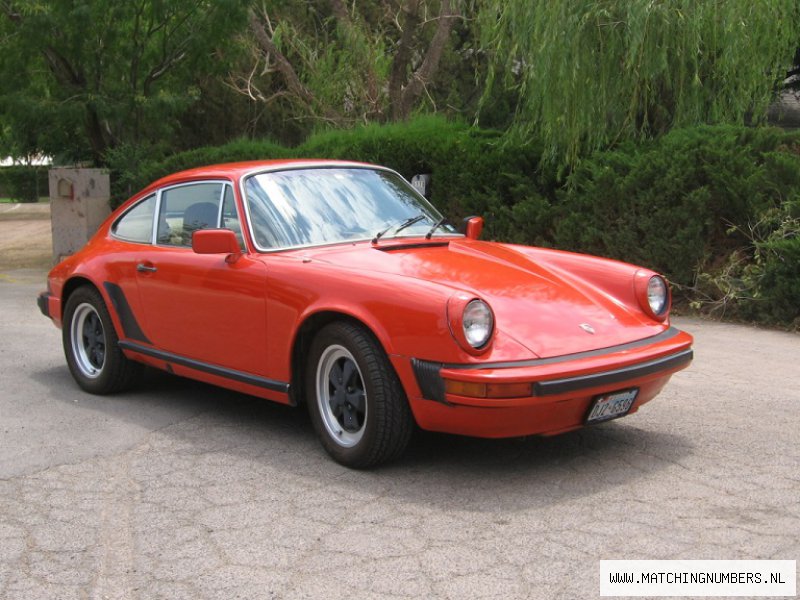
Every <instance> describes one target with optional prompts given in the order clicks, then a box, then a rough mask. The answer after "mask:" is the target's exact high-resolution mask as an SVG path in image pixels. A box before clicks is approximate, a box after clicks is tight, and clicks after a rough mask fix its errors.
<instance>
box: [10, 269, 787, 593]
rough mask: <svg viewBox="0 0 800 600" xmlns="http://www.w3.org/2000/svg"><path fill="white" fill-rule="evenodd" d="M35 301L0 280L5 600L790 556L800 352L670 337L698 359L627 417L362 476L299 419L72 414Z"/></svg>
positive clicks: (347, 589)
mask: <svg viewBox="0 0 800 600" xmlns="http://www.w3.org/2000/svg"><path fill="white" fill-rule="evenodd" d="M43 286H44V273H43V272H41V271H36V270H31V271H25V270H16V271H4V272H2V273H0V374H2V375H0V377H1V379H0V382H1V383H0V598H8V599H14V600H17V599H20V600H22V599H26V598H33V599H37V600H38V599H51V598H58V599H61V600H68V599H71V598H97V599H106V598H108V599H123V598H124V599H139V598H141V599H151V598H169V599H182V598H186V599H191V600H198V599H204V598H220V599H226V600H228V599H234V598H253V599H261V598H326V599H334V598H359V599H363V598H411V597H413V598H453V599H459V600H460V599H463V598H536V599H538V598H542V599H554V598H565V599H566V598H569V599H573V598H594V597H598V596H599V561H600V560H601V559H790V560H796V559H799V558H800V441H799V440H798V436H799V435H800V385H798V375H800V367H798V360H799V359H800V336H798V335H796V334H789V333H783V332H777V331H769V330H763V329H756V328H753V327H747V326H741V325H731V324H721V323H715V322H710V321H703V320H695V319H687V318H678V319H675V324H676V325H677V326H678V327H680V328H682V329H686V330H688V331H690V332H691V333H693V334H694V335H695V338H696V346H695V361H694V363H693V364H692V366H691V367H690V368H689V369H688V370H686V371H683V372H681V373H679V374H677V375H675V376H674V377H673V379H672V381H671V382H670V383H669V384H668V386H667V388H666V389H665V391H664V392H663V393H662V394H661V396H659V397H658V398H657V399H656V400H654V401H653V402H651V403H650V404H648V405H646V406H645V407H643V408H642V409H641V410H640V411H639V412H638V413H637V414H635V415H631V416H629V417H627V418H625V419H622V420H619V421H615V422H611V423H607V424H603V425H599V426H595V427H592V428H589V429H585V430H582V431H580V432H575V433H571V434H567V435H563V436H560V437H555V438H525V439H514V440H501V441H488V440H477V439H469V438H460V437H455V436H445V435H435V434H422V435H419V436H418V437H417V438H416V439H415V440H414V442H413V446H412V447H411V449H410V451H409V452H408V454H407V455H406V456H405V458H404V459H403V460H401V461H399V462H397V463H394V464H392V465H389V466H387V467H384V468H380V469H377V470H373V471H366V472H359V471H351V470H348V469H345V468H343V467H341V466H339V465H337V464H336V463H334V462H332V461H331V460H330V459H329V458H328V457H327V455H325V453H324V452H323V451H322V449H321V447H320V445H319V444H318V443H317V441H316V439H315V438H314V434H313V431H312V429H311V425H310V423H309V421H308V419H307V417H306V415H305V413H304V412H302V411H299V410H295V409H291V408H288V407H283V406H278V405H275V404H271V403H269V402H266V401H262V400H257V399H253V398H250V397H247V396H242V395H239V394H235V393H232V392H228V391H225V390H221V389H218V388H215V387H212V386H206V385H202V384H199V383H194V382H191V381H188V380H185V379H180V378H177V377H173V376H169V375H167V374H161V373H155V372H148V373H147V375H146V376H145V378H144V380H143V381H142V382H141V384H140V385H139V386H138V387H137V389H136V390H134V391H132V392H128V393H124V394H119V395H117V396H113V397H96V396H91V395H88V394H85V393H83V392H82V391H80V390H79V389H78V387H77V386H76V385H75V384H74V383H73V381H72V379H71V377H70V375H69V372H68V370H67V367H66V364H65V362H64V357H63V353H62V349H61V332H60V331H59V330H57V329H56V328H54V327H53V325H52V324H51V323H50V322H49V321H48V320H47V319H45V318H44V317H43V316H42V315H41V314H40V313H39V312H38V309H37V308H36V304H35V297H36V294H37V293H38V292H39V291H40V290H41V289H42V288H43Z"/></svg>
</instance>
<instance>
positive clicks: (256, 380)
mask: <svg viewBox="0 0 800 600" xmlns="http://www.w3.org/2000/svg"><path fill="white" fill-rule="evenodd" d="M119 347H120V348H122V349H123V350H130V351H132V352H138V353H139V354H144V355H146V356H152V357H153V358H158V359H161V360H163V361H166V362H167V367H169V363H174V364H176V365H181V366H183V367H189V368H190V369H195V370H197V371H202V372H204V373H210V374H211V375H216V376H217V377H224V378H225V379H231V380H233V381H238V382H240V383H246V384H248V385H254V386H256V387H260V388H264V389H265V390H272V391H273V392H283V393H284V394H288V393H289V384H288V383H284V382H282V381H275V380H273V379H266V378H264V377H259V376H258V375H251V374H250V373H243V372H242V371H235V370H233V369H228V368H226V367H218V366H216V365H210V364H208V363H204V362H201V361H199V360H194V359H193V358H186V357H185V356H179V355H177V354H172V353H171V352H164V351H162V350H156V349H155V348H148V347H147V346H140V345H139V344H134V343H133V342H127V341H124V340H123V341H120V343H119Z"/></svg>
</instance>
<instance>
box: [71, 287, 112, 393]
mask: <svg viewBox="0 0 800 600" xmlns="http://www.w3.org/2000/svg"><path fill="white" fill-rule="evenodd" d="M82 304H89V305H90V306H91V307H92V308H93V309H94V310H95V312H96V313H97V316H98V317H99V318H100V323H101V324H102V326H103V340H104V343H105V356H104V359H103V367H102V368H101V369H100V374H99V375H98V376H97V377H87V376H86V375H85V374H84V373H83V371H82V370H81V368H80V367H79V366H78V364H77V359H76V357H75V354H74V349H73V346H72V321H73V319H74V317H75V311H76V309H77V308H78V307H79V306H80V305H82ZM61 333H62V342H63V345H64V355H65V356H66V359H67V366H68V367H69V370H70V373H72V377H73V378H74V379H75V381H76V382H77V383H78V385H79V386H80V387H81V388H83V389H84V390H86V391H87V392H90V393H93V394H103V393H106V391H107V390H108V389H109V388H111V387H112V384H113V377H114V372H113V371H114V369H113V364H112V362H113V361H114V360H115V359H116V354H117V352H116V348H117V342H118V337H117V334H116V331H115V330H114V324H113V323H112V322H111V315H109V313H108V309H107V308H106V305H105V302H104V301H103V298H102V296H100V293H99V292H98V291H97V290H95V289H93V288H89V287H86V286H84V287H80V288H78V289H77V290H75V291H74V292H73V293H72V294H71V295H70V297H69V299H68V300H67V304H66V306H65V308H64V323H63V325H62V332H61Z"/></svg>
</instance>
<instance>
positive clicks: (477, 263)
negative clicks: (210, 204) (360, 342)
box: [303, 240, 665, 358]
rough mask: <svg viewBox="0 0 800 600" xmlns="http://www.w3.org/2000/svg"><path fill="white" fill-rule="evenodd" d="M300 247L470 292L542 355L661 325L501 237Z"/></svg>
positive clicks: (345, 263)
mask: <svg viewBox="0 0 800 600" xmlns="http://www.w3.org/2000/svg"><path fill="white" fill-rule="evenodd" d="M303 255H304V256H307V257H308V258H311V259H312V260H315V261H320V262H325V263H329V264H331V265H335V266H337V267H340V268H344V269H348V270H350V269H352V270H355V271H359V272H364V271H371V272H379V273H385V274H387V275H396V276H402V277H413V278H418V279H423V280H426V281H432V282H436V283H438V284H441V285H445V286H448V287H450V288H452V289H453V291H454V292H455V291H467V292H469V293H471V294H474V295H475V296H476V297H479V298H482V299H483V300H485V301H486V302H488V304H489V305H490V306H491V308H492V311H493V312H494V315H495V326H496V328H497V329H498V330H500V331H502V332H503V334H504V335H507V336H510V337H511V338H513V339H515V340H516V341H517V342H519V343H520V344H522V345H524V346H525V347H526V348H528V349H529V350H530V351H531V352H533V353H534V354H536V355H537V356H539V357H543V358H544V357H550V356H561V355H564V354H571V353H574V352H583V351H587V350H596V349H600V348H607V347H609V346H614V345H617V344H624V343H627V342H631V341H634V340H639V339H642V338H646V337H649V336H653V335H657V334H658V333H660V332H661V331H663V330H664V328H665V326H664V325H663V324H660V323H654V322H653V321H651V320H649V319H648V318H647V317H646V316H645V315H644V314H643V313H642V312H641V311H636V310H633V309H631V308H630V307H627V306H625V305H623V304H621V303H620V302H618V301H616V300H613V299H611V298H609V297H608V295H606V294H604V293H602V292H601V291H600V290H598V289H597V288H595V287H593V286H592V285H590V284H589V283H588V282H586V281H583V280H581V279H580V278H579V277H576V276H573V275H563V274H559V273H557V272H555V271H554V270H551V269H549V268H547V267H546V266H545V265H542V264H539V263H537V262H536V261H534V260H532V259H530V258H529V257H527V256H525V255H523V254H521V253H520V252H518V251H516V250H514V249H513V248H510V247H508V246H505V245H503V244H497V243H491V242H475V241H472V240H454V241H450V242H449V243H446V242H431V243H417V244H414V243H408V242H394V243H393V242H392V241H387V242H386V243H384V244H380V245H371V246H365V245H364V244H355V245H348V246H333V247H330V246H329V247H325V248H315V249H309V250H306V251H305V252H304V253H303ZM398 301H399V302H402V288H401V287H398Z"/></svg>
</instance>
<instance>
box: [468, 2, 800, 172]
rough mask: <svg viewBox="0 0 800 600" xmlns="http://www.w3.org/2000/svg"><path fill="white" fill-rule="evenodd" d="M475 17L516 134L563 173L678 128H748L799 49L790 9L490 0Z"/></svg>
mask: <svg viewBox="0 0 800 600" xmlns="http://www.w3.org/2000/svg"><path fill="white" fill-rule="evenodd" d="M482 18H483V25H484V28H483V30H484V35H485V38H484V45H485V47H486V48H487V49H489V50H490V51H491V52H492V53H493V55H494V57H495V69H494V71H493V75H492V76H493V77H494V76H497V77H502V78H503V81H505V82H506V83H508V84H511V85H512V86H514V87H515V88H516V91H517V92H518V94H519V98H520V101H519V104H518V107H517V113H516V117H515V124H516V130H517V132H519V133H522V134H524V135H535V136H536V137H537V138H538V139H540V140H541V141H543V142H544V144H545V147H546V149H547V157H549V158H551V159H554V160H557V161H563V162H566V163H574V162H575V161H576V160H577V158H578V157H579V156H580V155H581V154H582V153H584V152H586V151H591V150H592V149H596V148H599V147H603V146H607V145H609V144H613V143H614V142H616V141H619V140H624V139H631V138H641V137H647V136H653V135H658V134H660V133H663V132H665V131H666V130H668V129H670V128H672V127H676V126H683V125H690V124H695V123H719V122H729V123H736V122H740V123H741V122H745V121H756V122H757V121H758V120H760V119H761V118H763V117H764V115H765V113H766V108H767V106H768V104H769V101H770V98H771V96H772V93H773V91H774V90H775V87H776V85H777V84H778V83H779V82H780V81H781V79H782V78H783V77H785V73H786V71H787V68H788V67H790V66H791V64H792V57H793V55H794V52H795V48H796V47H797V45H798V43H799V42H800V5H799V3H798V2H797V1H796V0H759V1H758V2H753V1H752V0H724V1H723V0H708V1H698V0H649V1H643V0H571V1H569V2H566V1H564V2H551V1H549V0H487V4H486V9H485V10H484V12H483V14H482ZM492 83H493V82H492V80H491V79H490V82H489V85H490V86H491V84H492Z"/></svg>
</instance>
